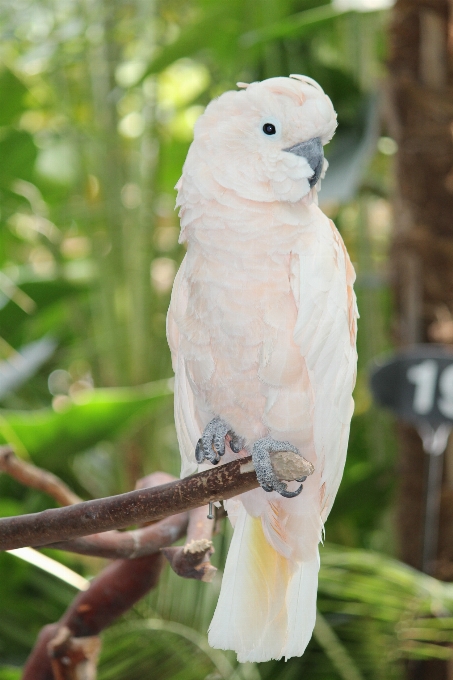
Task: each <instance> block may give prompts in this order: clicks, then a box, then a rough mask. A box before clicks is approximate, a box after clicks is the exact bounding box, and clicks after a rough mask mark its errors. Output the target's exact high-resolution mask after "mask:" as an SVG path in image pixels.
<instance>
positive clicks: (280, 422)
mask: <svg viewBox="0 0 453 680" xmlns="http://www.w3.org/2000/svg"><path fill="white" fill-rule="evenodd" d="M241 87H243V89H242V90H241V91H240V92H227V93H225V94H224V95H222V96H221V97H219V98H218V99H216V100H214V101H213V102H211V104H210V105H209V106H208V107H207V109H206V111H205V114H204V115H203V116H201V118H200V119H199V120H198V122H197V124H196V127H195V139H194V142H193V144H192V146H191V148H190V150H189V153H188V156H187V159H186V162H185V165H184V169H183V175H182V177H181V179H180V180H179V182H178V184H177V189H178V200H177V204H178V206H180V218H181V239H180V240H181V241H186V242H187V243H188V250H187V255H186V257H185V259H184V261H183V263H182V265H181V268H180V270H179V272H178V275H177V277H176V279H175V284H174V288H173V293H172V300H171V304H170V309H169V313H168V323H167V335H168V341H169V344H170V348H171V352H172V359H173V368H174V371H175V421H176V429H177V434H178V441H179V446H180V451H181V457H182V474H183V475H186V474H190V473H192V472H194V471H195V470H196V468H197V465H196V461H195V455H194V451H195V446H196V443H197V440H198V439H199V437H200V436H201V433H202V431H203V429H204V427H205V426H206V424H207V423H208V422H209V421H210V420H211V419H212V418H213V417H214V416H220V417H221V418H222V419H224V420H225V421H227V422H228V423H229V424H230V425H231V426H232V428H233V429H234V431H235V432H236V433H237V434H238V435H240V436H242V437H244V438H245V440H246V443H247V444H248V445H250V444H253V442H254V441H256V440H257V439H259V438H261V437H264V436H268V435H270V436H272V437H273V438H274V439H279V440H285V441H289V442H291V443H292V444H293V445H295V446H297V447H298V448H299V450H300V452H301V454H302V455H303V456H305V458H307V459H309V460H310V461H311V462H312V463H313V464H314V466H315V473H314V474H313V475H312V476H311V477H309V479H308V480H307V482H306V483H305V484H304V490H303V492H302V493H301V494H300V495H299V496H298V497H297V498H291V499H286V498H282V497H281V496H279V495H278V494H277V493H275V492H272V493H265V492H264V491H263V490H262V489H257V490H254V491H252V492H249V493H248V494H244V495H243V496H240V497H239V498H237V499H231V500H230V501H228V503H227V509H228V513H229V517H230V519H231V521H232V523H233V524H234V525H235V531H234V536H233V539H232V543H231V546H230V551H229V554H228V559H227V564H226V568H225V574H224V577H223V583H222V590H221V593H220V597H219V602H218V605H217V609H216V612H215V615H214V618H213V621H212V623H211V627H210V632H209V641H210V643H211V644H212V645H213V646H214V647H220V648H223V649H234V650H235V651H236V652H237V653H238V658H239V660H240V661H246V660H249V661H265V660H267V659H269V658H280V657H282V656H284V657H286V658H289V657H290V656H294V655H300V654H302V653H303V651H304V649H305V647H306V645H307V643H308V641H309V639H310V636H311V633H312V630H313V626H314V622H315V615H316V588H317V576H318V568H319V557H318V543H319V541H320V540H321V536H322V529H323V522H324V521H325V520H326V518H327V515H328V513H329V511H330V508H331V507H332V503H333V501H334V498H335V495H336V492H337V490H338V486H339V483H340V480H341V476H342V473H343V467H344V462H345V457H346V449H347V442H348V436H349V423H350V419H351V416H352V410H353V401H352V396H351V394H352V390H353V386H354V381H355V371H356V361H357V356H356V349H355V336H356V319H357V307H356V300H355V295H354V292H353V288H352V286H353V282H354V278H355V274H354V270H353V267H352V265H351V263H350V260H349V257H348V255H347V252H346V249H345V246H344V244H343V241H342V239H341V236H340V235H339V234H338V232H337V230H336V228H335V226H334V225H333V223H332V222H330V221H329V220H328V219H327V218H326V217H325V216H324V215H323V213H322V212H321V211H320V210H319V208H318V207H317V205H316V195H317V190H318V188H319V185H317V186H316V187H313V189H310V186H309V181H308V180H309V178H310V177H311V175H312V172H313V170H312V168H311V167H310V165H309V164H308V162H307V160H306V159H305V158H303V157H299V156H297V155H295V154H293V153H289V152H286V151H284V149H288V148H290V147H291V146H294V145H295V144H299V143H300V142H305V141H307V140H310V139H313V138H315V137H316V138H320V139H321V141H322V143H323V144H326V143H327V142H328V141H329V140H330V139H331V137H332V136H333V133H334V131H335V127H336V116H335V112H334V110H333V107H332V103H331V102H330V99H329V98H328V97H327V96H326V95H325V94H324V93H323V91H322V90H321V88H320V87H319V85H318V84H317V83H315V82H314V81H311V79H309V78H306V77H305V76H294V77H292V78H272V79H270V80H267V81H263V82H262V83H252V84H251V85H246V84H241ZM267 121H271V122H272V123H273V124H275V128H276V133H275V135H273V136H272V137H266V135H265V134H263V131H262V126H263V122H267ZM325 167H327V163H325ZM227 451H228V455H229V456H230V457H231V456H233V455H235V454H233V453H232V452H231V451H230V449H229V448H228V447H227ZM225 458H227V455H226V456H225ZM293 486H294V488H295V487H296V486H297V485H296V483H292V485H291V484H290V485H289V488H290V489H292V488H293Z"/></svg>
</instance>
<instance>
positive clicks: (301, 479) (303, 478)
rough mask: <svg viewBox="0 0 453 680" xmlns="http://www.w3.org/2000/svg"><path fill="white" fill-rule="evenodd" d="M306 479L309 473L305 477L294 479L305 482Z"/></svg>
mask: <svg viewBox="0 0 453 680" xmlns="http://www.w3.org/2000/svg"><path fill="white" fill-rule="evenodd" d="M306 479H307V475H305V476H304V477H299V479H295V480H294V481H295V482H305V480H306Z"/></svg>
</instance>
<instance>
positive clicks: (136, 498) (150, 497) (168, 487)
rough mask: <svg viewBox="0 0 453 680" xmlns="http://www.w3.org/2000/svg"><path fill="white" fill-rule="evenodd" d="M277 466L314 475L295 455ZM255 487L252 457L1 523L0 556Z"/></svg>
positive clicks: (284, 457)
mask: <svg viewBox="0 0 453 680" xmlns="http://www.w3.org/2000/svg"><path fill="white" fill-rule="evenodd" d="M273 465H274V470H275V472H276V474H277V475H278V474H279V470H281V471H283V470H284V472H282V473H281V474H283V475H284V477H283V478H284V479H286V480H287V481H291V480H293V479H297V478H300V477H303V476H306V475H310V474H312V473H313V470H314V468H313V465H312V464H311V463H309V462H308V461H307V460H305V459H304V458H302V457H301V456H296V454H292V453H291V452H287V453H286V454H285V455H282V453H279V454H275V455H274V456H273ZM290 469H291V471H290V474H289V470H290ZM289 477H291V479H289ZM256 487H258V480H257V478H256V474H255V470H254V468H253V464H252V459H251V456H248V457H246V458H240V459H238V460H235V461H232V462H231V463H226V464H225V465H219V466H218V467H216V468H213V469H210V470H206V471H204V472H200V473H198V474H196V475H192V476H191V477H186V478H185V479H181V480H178V481H177V482H172V483H169V484H163V485H162V486H158V487H155V488H148V489H138V490H136V491H130V492H129V493H125V494H121V495H119V496H111V497H109V498H100V499H97V500H92V501H85V502H84V503H78V504H77V505H72V506H70V507H65V508H56V509H51V510H45V511H44V512H39V513H35V514H32V515H22V516H21V517H9V518H4V519H1V520H0V550H12V549H14V548H22V547H26V546H34V547H37V546H44V545H49V544H50V543H55V542H57V541H58V542H61V541H62V540H70V539H73V538H77V537H80V536H87V535H89V534H93V533H99V532H103V531H108V530H110V529H121V528H124V527H127V526H130V525H131V524H135V523H143V522H150V521H157V520H161V519H164V518H166V517H169V516H170V515H174V514H178V513H181V512H186V511H188V510H192V509H193V508H197V507H200V506H201V505H206V504H207V503H208V502H210V501H219V500H226V499H228V498H232V497H233V496H237V495H239V494H241V493H245V492H246V491H250V490H251V489H254V488H256Z"/></svg>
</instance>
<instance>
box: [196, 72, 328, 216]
mask: <svg viewBox="0 0 453 680" xmlns="http://www.w3.org/2000/svg"><path fill="white" fill-rule="evenodd" d="M314 83H315V81H312V79H311V78H307V77H306V76H292V77H291V78H270V79H268V80H265V81H262V82H255V83H251V84H250V85H247V84H246V83H240V87H241V88H242V89H241V90H240V91H229V92H225V93H224V94H223V95H221V96H220V97H219V98H218V99H215V100H214V101H212V102H211V103H210V104H209V106H208V107H207V108H206V110H205V112H204V114H203V115H202V116H201V117H200V118H199V119H198V121H197V123H196V125H195V131H194V132H195V134H194V141H193V144H192V147H191V149H190V152H189V155H188V157H187V160H186V166H185V168H184V174H186V173H187V174H189V175H190V177H191V181H192V182H195V183H196V184H197V185H198V188H199V189H200V191H201V193H202V194H203V195H205V196H206V197H208V196H209V195H210V193H211V192H215V193H216V194H218V190H219V188H218V187H219V185H220V187H221V188H223V189H226V190H228V191H233V192H234V193H235V194H237V195H238V196H240V197H242V198H246V199H249V200H255V201H265V202H273V201H288V202H291V203H294V202H296V201H299V200H301V199H302V198H303V197H304V196H307V195H308V194H309V193H310V191H311V189H312V188H313V187H314V186H315V185H316V183H317V181H318V179H319V177H320V176H321V172H322V170H324V169H325V165H326V163H325V162H324V165H323V158H322V145H324V144H327V142H329V141H330V139H331V138H332V136H333V134H334V132H335V128H336V125H337V123H336V114H335V111H334V108H333V106H332V102H331V101H330V99H329V97H328V96H327V95H325V94H324V92H323V91H322V89H321V88H320V87H319V86H318V85H317V83H316V84H314ZM312 141H313V143H314V145H315V146H313V145H312V146H313V148H312V150H311V154H312V157H313V154H314V153H315V147H316V149H317V153H318V156H317V157H316V158H317V159H318V160H319V163H320V167H319V170H318V171H316V172H314V164H315V163H314V162H313V160H312V161H310V155H309V154H308V157H307V153H305V152H303V151H302V150H301V149H302V147H303V144H304V143H311V142H312ZM304 148H306V147H304ZM310 148H311V147H310ZM310 162H311V165H310ZM319 163H318V164H319ZM212 182H214V183H215V185H213V184H212Z"/></svg>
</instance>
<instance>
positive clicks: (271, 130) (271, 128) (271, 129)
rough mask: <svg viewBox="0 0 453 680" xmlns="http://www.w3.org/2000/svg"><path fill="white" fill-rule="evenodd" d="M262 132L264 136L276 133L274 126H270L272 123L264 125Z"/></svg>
mask: <svg viewBox="0 0 453 680" xmlns="http://www.w3.org/2000/svg"><path fill="white" fill-rule="evenodd" d="M263 132H264V134H265V135H275V133H276V129H275V125H272V123H264V125H263Z"/></svg>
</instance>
